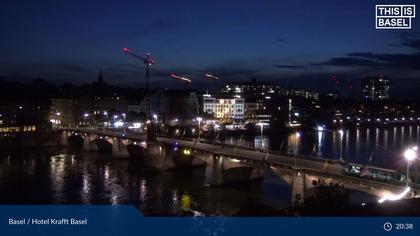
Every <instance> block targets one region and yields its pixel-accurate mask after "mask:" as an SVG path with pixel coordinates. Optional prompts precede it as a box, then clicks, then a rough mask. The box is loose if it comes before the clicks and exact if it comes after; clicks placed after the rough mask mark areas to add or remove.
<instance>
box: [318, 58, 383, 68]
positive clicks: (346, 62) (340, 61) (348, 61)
mask: <svg viewBox="0 0 420 236" xmlns="http://www.w3.org/2000/svg"><path fill="white" fill-rule="evenodd" d="M311 65H315V66H368V67H372V66H374V67H376V66H382V65H383V64H382V63H380V62H377V61H373V60H369V59H363V58H357V57H333V58H330V59H329V60H328V61H324V62H318V63H312V64H311Z"/></svg>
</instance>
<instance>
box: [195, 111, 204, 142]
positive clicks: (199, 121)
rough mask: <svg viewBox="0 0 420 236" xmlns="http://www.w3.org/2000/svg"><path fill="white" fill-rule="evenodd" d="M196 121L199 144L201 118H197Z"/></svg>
mask: <svg viewBox="0 0 420 236" xmlns="http://www.w3.org/2000/svg"><path fill="white" fill-rule="evenodd" d="M196 119H197V121H198V142H200V133H201V121H202V120H203V118H201V117H197V118H196Z"/></svg>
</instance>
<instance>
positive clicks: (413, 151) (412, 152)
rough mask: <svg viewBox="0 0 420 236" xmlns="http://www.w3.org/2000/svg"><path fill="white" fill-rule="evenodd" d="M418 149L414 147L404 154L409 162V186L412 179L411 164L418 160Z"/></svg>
mask: <svg viewBox="0 0 420 236" xmlns="http://www.w3.org/2000/svg"><path fill="white" fill-rule="evenodd" d="M416 151H417V147H412V148H409V149H407V150H405V152H404V158H405V160H407V177H406V179H407V186H409V185H410V177H409V171H410V163H411V162H412V161H414V160H415V159H416V158H417V152H416Z"/></svg>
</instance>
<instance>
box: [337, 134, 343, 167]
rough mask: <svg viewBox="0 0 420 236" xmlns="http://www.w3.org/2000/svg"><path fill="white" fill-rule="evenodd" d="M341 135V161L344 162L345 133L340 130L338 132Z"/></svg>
mask: <svg viewBox="0 0 420 236" xmlns="http://www.w3.org/2000/svg"><path fill="white" fill-rule="evenodd" d="M338 133H339V134H340V161H341V162H343V137H344V131H343V130H342V129H340V130H339V131H338Z"/></svg>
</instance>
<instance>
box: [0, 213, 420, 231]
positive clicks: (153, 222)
mask: <svg viewBox="0 0 420 236" xmlns="http://www.w3.org/2000/svg"><path fill="white" fill-rule="evenodd" d="M419 227H420V217H388V218H387V217H144V216H143V215H142V214H141V212H139V211H138V210H137V209H136V208H135V207H133V206H128V205H120V206H101V205H97V206H95V205H91V206H1V207H0V235H14V236H15V235H16V236H18V235H59V236H64V235H73V236H75V235H76V236H81V235H154V236H156V235H165V236H167V235H183V236H187V235H214V236H216V235H241V236H242V235H250V236H251V235H252V236H255V235H287V234H289V235H304V234H305V235H308V234H309V235H333V234H337V235H340V236H342V235H352V236H354V235H384V234H386V235H419V232H420V231H419Z"/></svg>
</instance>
